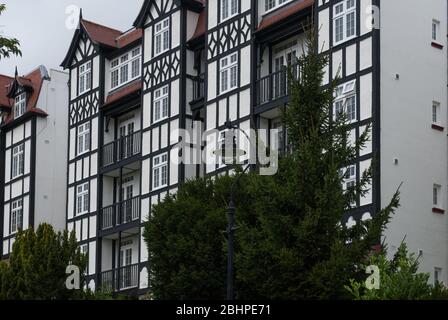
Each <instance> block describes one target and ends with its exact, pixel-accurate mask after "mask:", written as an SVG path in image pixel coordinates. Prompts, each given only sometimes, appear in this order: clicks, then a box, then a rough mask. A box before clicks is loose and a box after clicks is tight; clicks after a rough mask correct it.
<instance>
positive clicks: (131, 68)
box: [110, 47, 142, 90]
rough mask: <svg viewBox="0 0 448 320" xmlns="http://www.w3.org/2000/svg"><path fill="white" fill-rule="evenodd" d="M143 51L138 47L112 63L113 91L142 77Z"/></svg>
mask: <svg viewBox="0 0 448 320" xmlns="http://www.w3.org/2000/svg"><path fill="white" fill-rule="evenodd" d="M141 50H142V49H141V48H140V47H137V48H135V49H132V50H131V51H130V52H127V53H125V54H123V55H122V56H120V57H118V58H115V59H113V60H112V61H111V62H110V88H111V90H113V89H115V88H117V87H119V86H122V85H124V84H126V83H128V82H131V81H132V80H135V79H136V78H138V77H140V73H141V56H142V53H141Z"/></svg>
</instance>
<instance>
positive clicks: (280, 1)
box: [264, 0, 292, 14]
mask: <svg viewBox="0 0 448 320" xmlns="http://www.w3.org/2000/svg"><path fill="white" fill-rule="evenodd" d="M291 1H292V0H265V1H264V14H267V13H269V12H272V11H274V10H276V9H277V8H279V7H282V6H284V5H285V4H287V3H289V2H291ZM271 4H272V5H271Z"/></svg>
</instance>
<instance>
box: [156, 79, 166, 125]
mask: <svg viewBox="0 0 448 320" xmlns="http://www.w3.org/2000/svg"><path fill="white" fill-rule="evenodd" d="M168 105H169V98H168V86H165V87H162V88H160V89H157V90H156V91H154V105H153V115H154V116H153V122H158V121H161V120H163V119H166V118H168Z"/></svg>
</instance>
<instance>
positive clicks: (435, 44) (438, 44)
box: [431, 41, 443, 50]
mask: <svg viewBox="0 0 448 320" xmlns="http://www.w3.org/2000/svg"><path fill="white" fill-rule="evenodd" d="M431 46H432V47H433V48H436V49H440V50H442V49H443V45H442V44H440V43H438V42H435V41H433V42H431Z"/></svg>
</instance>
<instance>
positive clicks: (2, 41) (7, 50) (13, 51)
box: [0, 4, 22, 60]
mask: <svg viewBox="0 0 448 320" xmlns="http://www.w3.org/2000/svg"><path fill="white" fill-rule="evenodd" d="M5 10H6V6H5V5H4V4H0V15H1V14H2V13H3V12H4V11H5ZM11 55H16V56H18V55H19V56H21V55H22V52H21V51H20V42H19V40H17V39H16V38H8V37H3V36H0V60H1V59H2V58H9V57H10V56H11Z"/></svg>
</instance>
